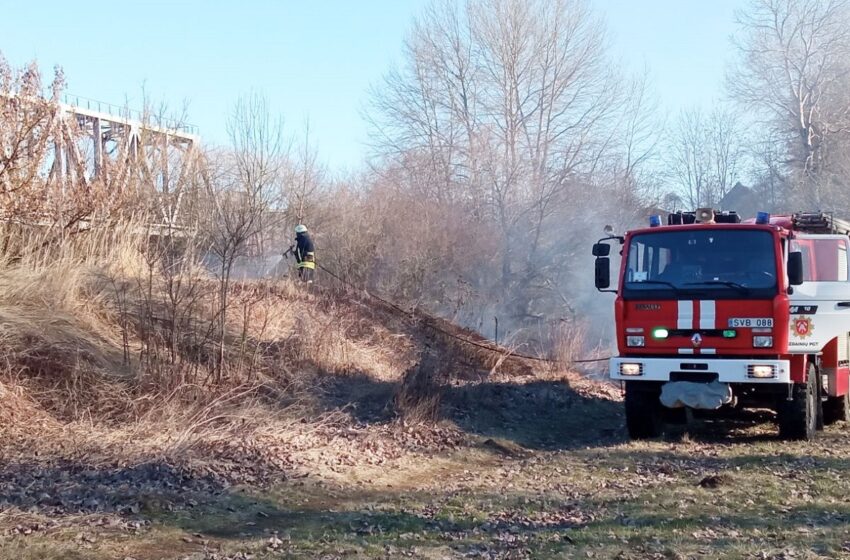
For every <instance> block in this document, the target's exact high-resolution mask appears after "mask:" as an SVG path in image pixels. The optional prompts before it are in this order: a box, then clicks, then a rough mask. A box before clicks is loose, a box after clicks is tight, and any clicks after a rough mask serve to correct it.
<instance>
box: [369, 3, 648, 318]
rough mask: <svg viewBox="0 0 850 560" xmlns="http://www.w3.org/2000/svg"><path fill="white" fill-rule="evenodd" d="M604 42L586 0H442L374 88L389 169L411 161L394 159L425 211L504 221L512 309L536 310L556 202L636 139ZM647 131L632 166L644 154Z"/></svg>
mask: <svg viewBox="0 0 850 560" xmlns="http://www.w3.org/2000/svg"><path fill="white" fill-rule="evenodd" d="M605 45H606V43H605V30H604V25H603V24H602V21H601V20H600V19H599V18H598V17H596V16H595V15H594V14H593V13H592V11H591V10H590V9H589V8H588V6H587V4H586V3H585V2H584V1H582V0H555V1H552V2H549V1H544V0H532V1H520V0H468V1H467V2H465V4H463V6H462V7H458V6H457V5H456V4H453V3H449V2H438V3H435V4H433V5H432V6H431V7H430V8H429V9H428V10H427V11H426V12H425V14H424V15H423V17H422V18H421V19H420V20H419V21H418V22H417V24H416V26H415V28H414V30H413V33H412V34H411V36H410V37H409V38H408V41H407V44H406V53H405V54H406V61H405V62H406V64H405V65H404V66H403V67H402V68H401V69H398V70H394V71H393V72H391V73H390V74H389V75H388V77H387V79H386V80H385V83H384V84H383V87H382V88H379V89H377V90H376V91H375V94H374V96H373V111H372V113H371V118H372V121H373V124H374V125H375V126H374V128H375V139H376V142H375V144H376V148H377V149H378V153H379V155H380V156H382V158H383V162H384V164H385V169H392V170H395V169H398V168H399V167H401V168H402V169H404V172H403V173H400V174H399V173H397V172H396V171H393V173H395V174H396V177H399V175H400V177H399V178H400V179H401V182H400V186H401V187H402V188H404V189H407V190H408V191H409V192H410V193H412V194H415V195H416V196H414V197H413V199H414V200H415V202H414V203H415V204H418V205H419V206H420V208H421V211H422V212H423V213H426V212H438V213H439V214H443V215H445V216H453V215H455V213H456V212H458V211H459V212H461V214H464V213H465V214H466V215H467V216H469V220H470V221H473V222H476V223H479V224H487V227H492V228H494V229H495V232H496V235H497V240H498V243H499V249H500V250H498V251H497V252H496V254H495V255H492V257H493V259H494V260H496V261H497V263H498V267H499V270H498V276H497V277H496V278H497V279H498V282H499V288H500V290H501V292H502V293H507V292H516V295H519V292H523V291H525V292H528V293H526V294H525V295H523V296H521V297H513V298H505V299H509V300H510V301H511V302H512V303H513V305H514V309H513V310H512V312H511V313H512V314H514V315H515V316H517V317H521V318H524V317H530V313H529V310H528V308H527V304H528V303H529V302H530V301H531V300H533V299H534V298H535V297H536V296H534V295H532V293H531V292H536V291H539V290H540V289H543V287H545V286H546V285H547V281H546V276H547V275H548V274H550V272H549V271H547V270H546V267H544V266H542V265H541V262H540V260H541V256H542V255H543V254H544V253H546V254H547V256H548V254H549V253H550V245H551V243H552V240H551V239H550V238H547V236H548V235H553V232H554V231H556V230H557V229H558V228H557V220H556V216H558V215H560V214H562V213H563V212H564V211H565V210H566V208H568V207H570V206H574V205H575V201H576V199H581V198H582V197H583V193H582V190H583V189H584V188H586V186H587V184H588V181H587V179H588V178H589V177H591V176H592V175H593V174H594V173H596V172H600V171H601V170H602V168H603V167H604V166H605V163H604V162H605V159H606V157H607V156H608V155H610V154H611V152H613V151H614V150H617V149H620V148H621V147H622V146H623V145H624V143H625V142H627V140H624V139H623V136H624V135H623V134H621V133H620V129H619V128H618V127H617V125H618V124H623V123H624V122H625V121H626V120H627V119H626V118H625V117H624V108H625V107H626V104H627V101H628V93H629V92H628V91H627V89H628V88H624V87H622V80H621V77H620V76H619V74H618V73H617V71H616V67H615V66H613V65H611V64H610V61H609V60H608V58H607V56H606V47H605ZM625 126H630V127H632V129H633V130H632V132H636V131H637V130H638V129H640V128H641V127H642V126H643V123H637V122H631V123H628V124H627V125H625ZM626 136H628V135H626ZM638 136H639V135H632V136H631V141H632V143H631V144H630V147H631V148H632V149H633V151H632V152H631V154H630V155H629V156H627V157H626V158H625V159H626V160H627V163H626V165H627V166H628V168H629V171H628V173H632V172H634V171H635V170H636V169H637V167H638V166H639V165H640V162H641V161H644V158H645V153H644V152H642V151H641V150H642V148H641V147H639V146H638V144H639V141H638ZM426 201H427V203H426ZM439 214H438V215H436V216H433V217H434V219H436V220H440V219H441V218H440V216H439ZM489 264H490V263H488V265H489ZM451 266H452V270H456V269H457V268H456V267H454V266H453V265H451ZM492 278H493V277H492V276H490V277H488V278H487V279H486V280H484V279H482V280H481V281H482V282H490V281H491V279H492Z"/></svg>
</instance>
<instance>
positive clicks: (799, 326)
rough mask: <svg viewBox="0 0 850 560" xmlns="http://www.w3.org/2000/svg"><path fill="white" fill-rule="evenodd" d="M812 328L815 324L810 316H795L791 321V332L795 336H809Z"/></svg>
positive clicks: (813, 328)
mask: <svg viewBox="0 0 850 560" xmlns="http://www.w3.org/2000/svg"><path fill="white" fill-rule="evenodd" d="M813 330H815V325H814V323H813V322H812V318H811V317H805V316H804V317H797V318H795V319H794V320H793V321H791V334H793V335H794V336H796V337H797V338H807V337H810V336H812V331H813Z"/></svg>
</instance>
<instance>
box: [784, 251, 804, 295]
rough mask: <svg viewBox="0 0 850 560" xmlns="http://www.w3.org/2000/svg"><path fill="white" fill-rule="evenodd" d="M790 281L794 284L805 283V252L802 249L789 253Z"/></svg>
mask: <svg viewBox="0 0 850 560" xmlns="http://www.w3.org/2000/svg"><path fill="white" fill-rule="evenodd" d="M788 283H789V284H790V285H792V286H799V285H800V284H802V283H803V253H801V252H800V251H791V252H790V253H788Z"/></svg>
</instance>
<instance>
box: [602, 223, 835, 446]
mask: <svg viewBox="0 0 850 560" xmlns="http://www.w3.org/2000/svg"><path fill="white" fill-rule="evenodd" d="M849 232H850V223H848V222H844V221H841V220H838V219H835V218H834V217H833V216H832V215H831V214H826V213H797V214H793V215H782V216H770V215H769V214H767V213H764V212H760V213H759V214H758V216H757V217H756V218H754V219H750V220H746V221H742V220H741V219H740V217H739V216H738V215H737V214H736V213H735V212H716V211H714V210H712V209H707V208H705V209H699V210H697V211H696V212H677V213H674V214H670V215H668V216H667V220H666V223H662V220H661V217H660V216H652V217H651V218H650V227H648V228H643V229H637V230H633V231H629V232H627V233H626V234H625V235H623V236H616V235H609V236H608V237H606V238H604V239H601V240H600V241H599V242H598V243H596V244H595V245H594V246H593V255H594V256H595V257H596V267H595V272H596V287H597V289H599V290H600V291H610V292H615V293H616V299H615V303H614V310H615V318H616V321H615V322H616V329H617V347H618V354H619V355H618V356H616V357H614V358H611V360H610V363H609V372H610V377H611V379H614V380H618V381H622V382H623V384H624V389H625V412H626V426H627V429H628V432H629V435H630V436H631V437H632V438H651V437H656V436H658V435H660V433H661V430H662V427H663V419H664V417H665V416H667V415H668V414H667V413H665V409H683V408H685V409H686V408H690V409H696V410H703V411H706V410H720V409H724V408H730V407H734V408H740V407H753V408H770V409H773V410H775V411H776V413H777V421H778V424H779V433H780V436H782V437H784V438H787V439H804V440H808V439H811V438H813V437H814V435H815V433H816V431H817V430H819V429H822V428H823V426H824V424H825V423H832V422H837V421H848V419H850V391H849V390H848V378H850V363H848V357H850V336H848V335H850V274H849V273H848V248H850V237H848V233H849ZM612 246H614V247H617V246H620V247H621V250H620V251H619V254H620V255H621V257H622V258H621V259H620V266H619V277H618V283H617V286H616V288H615V289H610V284H611V279H610V275H611V273H610V267H611V257H610V254H611V247H612Z"/></svg>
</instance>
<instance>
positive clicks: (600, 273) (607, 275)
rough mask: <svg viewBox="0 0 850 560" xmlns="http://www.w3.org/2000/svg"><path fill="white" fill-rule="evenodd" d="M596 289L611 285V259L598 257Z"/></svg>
mask: <svg viewBox="0 0 850 560" xmlns="http://www.w3.org/2000/svg"><path fill="white" fill-rule="evenodd" d="M595 272H596V275H595V276H596V289H597V290H604V289H606V288H608V287H609V286H610V285H611V259H609V258H608V257H596V271H595Z"/></svg>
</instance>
